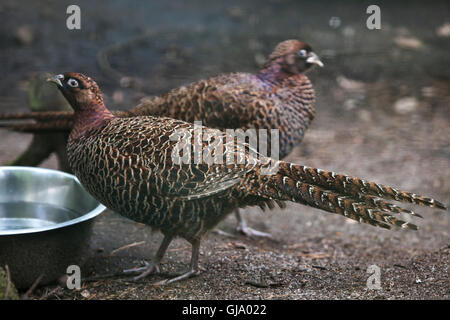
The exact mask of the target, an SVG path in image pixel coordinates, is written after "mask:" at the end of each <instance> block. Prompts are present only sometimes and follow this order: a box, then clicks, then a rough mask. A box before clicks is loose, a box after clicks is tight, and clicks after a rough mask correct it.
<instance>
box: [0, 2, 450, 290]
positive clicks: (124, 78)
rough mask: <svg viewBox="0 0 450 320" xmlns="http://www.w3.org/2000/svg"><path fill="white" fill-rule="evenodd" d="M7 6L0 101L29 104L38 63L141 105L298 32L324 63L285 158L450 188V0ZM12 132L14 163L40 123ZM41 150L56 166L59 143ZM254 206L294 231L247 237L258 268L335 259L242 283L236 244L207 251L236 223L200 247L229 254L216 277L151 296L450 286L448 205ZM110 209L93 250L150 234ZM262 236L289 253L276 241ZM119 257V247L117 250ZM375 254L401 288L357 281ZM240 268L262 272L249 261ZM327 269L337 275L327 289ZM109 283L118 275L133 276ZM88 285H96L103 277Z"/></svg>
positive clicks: (266, 225)
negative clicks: (407, 212)
mask: <svg viewBox="0 0 450 320" xmlns="http://www.w3.org/2000/svg"><path fill="white" fill-rule="evenodd" d="M71 4H76V5H78V6H79V7H80V9H81V29H80V30H69V29H68V28H67V27H66V20H67V18H68V17H69V16H70V15H69V14H67V13H66V9H67V7H68V6H69V5H71ZM371 4H377V5H378V6H379V7H380V9H381V29H380V30H369V29H368V28H367V26H366V21H367V19H368V18H369V16H370V14H367V13H366V9H367V7H368V6H369V5H371ZM0 21H1V24H0V42H1V50H0V66H1V80H0V113H3V112H16V111H27V110H29V101H28V93H29V90H30V80H32V79H33V78H34V77H35V76H36V74H38V73H41V72H50V73H63V72H66V71H74V72H81V73H84V74H87V75H89V76H91V77H92V78H94V79H95V80H96V81H97V83H98V84H99V85H100V87H101V89H102V91H103V93H104V98H105V102H106V105H107V106H108V107H109V108H110V109H130V108H132V107H134V106H136V105H137V104H138V102H139V100H140V99H141V98H143V97H145V96H148V95H155V94H161V93H164V92H167V91H168V90H170V89H171V88H175V87H178V86H180V85H183V84H188V83H190V82H193V81H197V80H200V79H204V78H207V77H209V76H213V75H217V74H220V73H225V72H237V71H238V72H254V71H256V70H257V69H258V68H259V67H260V66H261V65H262V64H263V62H264V61H265V59H266V57H267V56H268V55H269V54H270V52H271V51H272V49H273V48H274V46H275V45H276V44H277V43H278V42H280V41H283V40H286V39H290V38H297V39H301V40H303V41H305V42H307V43H309V44H310V45H311V46H312V47H313V49H314V51H315V52H316V53H317V54H318V55H319V56H320V58H321V60H322V61H323V62H324V64H325V67H324V68H321V69H318V68H317V69H314V70H312V71H310V72H309V74H308V76H309V77H310V79H311V80H312V82H313V84H314V87H315V89H316V95H317V113H316V119H315V120H314V121H313V123H312V126H311V127H310V129H309V130H308V131H307V132H306V135H305V139H304V141H303V142H302V144H301V145H300V146H298V147H297V148H296V149H295V151H294V152H293V153H292V154H291V155H290V156H289V158H288V160H289V161H292V162H297V163H302V164H305V165H308V166H314V167H319V168H323V169H329V170H334V171H338V172H344V173H348V174H351V175H356V176H359V177H363V178H368V179H369V178H370V179H371V180H375V181H377V182H381V183H384V184H391V185H394V186H398V187H401V188H403V189H407V190H410V191H413V192H416V193H421V194H424V195H428V196H433V197H435V198H437V199H439V200H441V201H443V202H444V203H449V199H450V93H449V92H450V90H449V89H450V55H449V52H450V3H449V2H448V1H432V2H429V1H428V2H424V1H408V2H400V1H377V2H376V3H373V1H358V2H356V1H320V2H319V1H295V0H292V1H288V0H270V1H261V0H253V1H234V0H227V1H222V0H220V1H200V0H191V1H179V0H171V1H113V0H109V1H82V0H77V1H76V3H75V2H74V1H50V0H47V1H20V2H19V1H12V0H11V1H9V0H2V2H1V3H0ZM0 137H1V139H0V163H2V164H3V163H6V162H8V161H11V160H13V159H14V158H15V157H17V156H18V155H19V154H20V153H21V152H22V151H23V150H24V149H25V148H26V147H27V145H28V143H29V142H30V141H31V136H30V135H26V134H21V133H14V132H9V131H6V130H4V129H0ZM42 166H44V167H50V168H57V162H56V159H55V156H54V155H53V156H51V157H50V158H49V159H48V160H47V161H45V162H44V163H43V164H42ZM247 211H248V215H247V216H248V219H249V224H251V225H252V226H256V227H259V229H263V230H265V231H268V232H271V233H272V234H273V235H274V237H275V238H276V239H278V240H279V241H281V242H271V241H268V240H267V241H263V242H250V243H247V244H246V246H247V249H246V250H247V251H248V250H250V251H251V252H252V256H253V258H252V261H250V262H248V261H247V262H248V264H247V265H246V266H247V267H248V266H254V268H255V269H254V270H256V271H255V274H256V275H257V276H261V277H263V276H264V277H265V276H267V274H271V273H270V272H271V271H270V270H280V268H281V269H282V267H281V266H280V264H282V265H283V267H284V268H288V266H290V265H291V264H294V265H295V264H301V265H307V266H311V265H318V264H320V265H322V266H325V267H324V268H325V270H323V269H314V268H313V269H311V268H310V270H312V271H311V272H312V273H308V272H309V271H308V272H307V271H304V270H308V269H301V270H300V271H298V273H292V272H291V273H289V274H283V276H282V277H285V278H286V279H287V280H286V281H287V282H289V283H290V284H289V286H287V287H286V286H285V287H283V286H281V288H274V289H270V290H267V291H265V292H263V293H261V292H260V290H259V289H258V290H253V291H252V289H254V288H252V287H248V286H244V288H240V289H239V285H237V288H238V289H236V288H235V287H233V286H232V284H233V283H234V284H236V283H235V282H233V281H235V280H231V279H232V275H233V274H236V272H238V273H239V270H240V271H242V268H243V267H242V266H237V265H233V267H231V266H230V265H229V264H227V261H228V260H223V259H225V258H219V257H217V256H216V255H214V254H209V253H208V252H210V251H211V250H212V251H214V250H215V249H213V248H216V247H217V246H219V247H220V245H219V244H220V243H223V239H220V238H218V237H210V239H208V240H207V241H205V243H206V244H205V245H204V249H203V250H204V252H205V254H204V257H202V262H203V263H204V264H206V266H207V267H208V264H209V267H210V268H209V269H211V266H216V271H212V272H211V270H210V272H208V273H207V275H205V276H202V277H204V278H202V279H203V280H205V281H200V282H196V281H197V280H195V279H193V280H190V281H192V282H193V283H194V286H193V287H192V288H190V290H192V291H186V290H184V291H183V290H181V289H180V291H177V290H175V289H174V291H172V293H171V294H172V296H167V294H166V293H162V291H157V292H154V291H152V292H148V291H146V292H145V294H144V293H141V295H139V296H138V297H139V298H142V297H146V298H155V297H157V296H158V295H160V294H163V295H164V294H166V296H164V297H165V298H171V297H175V298H179V297H181V298H189V297H190V296H191V295H194V296H195V297H203V298H255V297H262V298H283V297H288V298H289V297H291V298H292V297H294V298H305V297H311V296H312V297H321V298H336V297H338V298H339V297H344V298H345V297H351V298H358V297H359V296H355V292H357V293H356V294H357V295H360V296H363V297H377V295H381V296H380V297H381V298H383V297H385V298H386V297H393V298H395V297H397V298H398V297H411V298H417V297H419V298H420V297H440V298H442V297H447V298H448V296H449V294H450V293H449V291H448V262H449V245H450V236H449V218H448V213H445V212H437V211H436V210H433V209H422V208H419V210H418V211H419V212H421V213H422V212H423V213H424V216H425V217H426V218H425V219H424V220H423V221H418V224H419V225H420V226H421V227H422V229H421V230H420V231H418V232H416V233H409V232H408V233H406V232H403V233H389V232H386V231H379V230H376V229H374V228H372V227H370V226H361V225H357V224H352V223H350V222H348V221H347V220H346V219H344V218H342V217H335V216H332V215H330V214H326V213H319V212H318V211H316V210H314V209H310V208H304V207H301V206H296V205H290V206H289V207H288V209H286V210H284V211H280V212H279V214H278V213H274V212H271V213H261V212H260V211H259V210H258V209H248V210H247ZM299 213H300V214H299ZM110 215H111V216H112V215H113V214H112V213H111V214H110ZM111 216H110V218H111ZM114 217H115V216H114ZM107 218H108V215H106V218H104V220H103V221H101V223H99V226H98V229H97V233H98V235H99V237H98V240H97V242H96V243H95V244H94V248H95V250H98V249H99V248H101V249H102V250H103V251H101V252H106V251H108V250H113V249H114V248H118V247H120V246H121V245H125V244H127V243H130V242H132V241H140V240H142V238H139V237H144V238H145V237H146V236H144V235H143V234H145V232H147V231H143V229H142V230H141V229H140V233H137V234H138V235H136V234H134V235H133V236H136V237H138V238H137V239H131V238H130V235H129V230H128V229H126V228H131V226H129V225H126V227H123V228H124V230H125V231H124V232H126V234H127V236H126V237H122V236H120V233H119V235H111V234H109V233H108V228H112V227H111V225H108V223H109V222H108V220H107ZM116 219H119V218H117V217H116ZM230 219H231V218H230ZM230 219H228V220H226V221H225V222H224V223H223V226H222V228H223V229H225V230H229V231H231V230H232V229H233V227H234V220H232V219H231V220H230ZM111 221H112V220H111ZM114 221H116V220H114ZM102 223H103V224H102ZM102 228H104V229H102ZM114 228H117V225H114ZM133 228H134V226H133ZM115 230H116V229H115ZM111 237H114V239H112V238H111ZM148 237H149V238H148V239H150V235H149V236H148ZM145 239H147V238H145ZM148 239H147V240H148ZM152 239H153V238H152ZM158 239H159V238H157V239H156V240H154V241H155V243H157V241H158ZM121 241H122V242H121ZM152 241H153V240H148V242H147V244H146V245H145V246H137V247H136V248H132V249H130V250H128V251H127V252H126V253H123V256H120V257H121V259H129V260H127V261H128V262H130V261H134V260H133V259H136V256H139V255H142V256H143V257H145V256H148V255H149V254H148V250H153V244H152V243H153V242H152ZM233 241H234V240H233ZM245 241H250V240H245ZM330 241H331V242H330ZM298 243H301V245H299V246H300V247H301V248H303V251H302V252H320V253H323V254H324V255H322V256H321V255H316V256H312V258H311V256H307V253H305V255H303V256H299V255H298V251H297V252H293V251H292V249H289V248H292V246H294V247H295V245H297V244H298ZM330 243H331V244H330ZM185 247H186V245H185V243H183V242H179V248H182V249H183V248H184V249H183V250H181V249H180V250H181V251H177V252H175V253H172V254H170V253H169V256H170V255H171V256H172V258H168V259H169V262H168V264H169V267H173V268H175V269H177V268H178V269H180V268H184V264H181V265H180V264H179V263H180V257H182V259H184V260H186V259H187V258H186V257H187V256H188V254H189V250H188V248H185ZM256 247H258V248H259V249H258V250H259V251H258V250H256V249H255V248H256ZM221 248H222V247H221ZM261 248H262V249H261ZM296 248H299V247H296ZM222 249H223V251H227V252H225V253H224V256H230V255H231V256H232V255H234V256H236V257H240V258H242V257H243V256H246V253H245V250H240V249H239V248H237V249H236V247H234V246H233V245H230V246H226V245H225V246H224V247H223V248H222ZM222 249H221V250H222ZM253 249H255V250H253ZM95 250H94V251H95ZM133 250H135V251H133ZM208 250H210V251H208ZM264 250H268V251H270V252H277V254H281V253H282V256H276V255H275V256H267V255H265V253H262V251H264ZM219 251H220V250H219ZM300 251H301V250H300ZM95 252H97V251H95ZM180 252H181V253H180ZM247 253H248V252H247ZM96 254H97V253H93V258H92V263H91V266H92V270H94V271H95V272H100V271H98V270H97V269H96V268H97V267H98V266H100V267H98V268H101V266H102V261H103V260H99V261H100V262H98V261H97V260H96V257H97V256H96ZM417 257H420V259H418V258H417ZM103 258H104V257H103ZM117 259H119V258H117ZM258 259H260V260H258ZM289 259H290V260H289ZM241 260H242V259H241ZM110 261H115V263H118V264H119V263H120V259H119V260H117V261H116V260H114V259H111V260H110ZM224 261H225V262H224ZM372 261H375V262H377V263H378V264H380V265H382V266H384V267H385V269H384V270H388V271H389V270H391V271H392V273H388V274H387V275H386V279H387V280H386V281H388V280H389V279H390V278H389V277H392V279H394V280H392V281H393V282H394V285H392V286H391V290H390V291H389V292H384V293H382V294H380V293H373V292H368V291H367V290H365V291H364V290H363V289H361V291H355V290H354V286H355V283H356V286H358V283H359V282H358V280H355V279H359V278H358V275H359V277H361V274H362V275H364V274H365V270H366V264H367V263H369V262H372ZM399 261H400V262H399ZM417 261H421V262H420V263H421V264H420V263H419V264H420V266H422V269H420V268H419V269H420V270H421V271H418V270H419V269H417V268H416V269H414V272H422V273H423V274H422V275H421V277H422V278H427V277H429V278H432V280H430V281H429V282H426V281H425V283H424V284H423V285H422V286H416V285H415V280H416V276H415V275H414V272H412V271H411V269H408V268H410V267H409V266H412V265H414V264H415V263H417ZM436 261H437V262H436ZM103 263H104V261H103ZM111 263H112V265H114V263H113V262H111ZM171 263H172V264H171ZM433 263H434V266H435V267H436V268H435V269H436V270H438V273H439V272H440V273H439V274H434V276H433V277H431V276H429V273H428V272H431V271H430V270H428V269H427V268H428V266H430V265H433ZM369 264H370V263H369ZM395 264H400V265H403V266H405V268H406V269H401V268H400V271H402V272H400V274H399V268H396V267H395V266H394V265H395ZM261 265H264V266H265V267H264V268H263V267H261ZM96 266H97V267H96ZM218 266H219V267H218ZM220 266H224V270H226V271H224V270H221V269H220ZM354 266H360V267H358V268H359V269H355V268H354ZM236 268H237V270H238V271H236ZM248 268H250V267H248ZM261 268H262V269H261ZM411 268H412V267H411ZM446 268H447V269H446ZM269 269H270V270H269ZM267 270H269V271H267ZM302 270H303V271H302ZM233 272H234V273H233ZM386 272H387V271H386ZM243 273H244V274H246V275H245V276H249V275H248V270H247V269H246V271H245V272H243ZM316 273H320V274H316ZM299 274H301V276H299ZM228 275H229V277H230V278H229V279H228V278H227V276H228ZM395 277H397V278H395ZM214 279H215V280H216V281H220V283H219V282H218V283H215V284H214V285H213V286H215V288H217V289H214V290H213V292H211V289H210V288H208V287H207V286H206V287H205V285H204V284H203V283H204V282H205V283H210V284H211V282H213V281H214ZM305 279H306V280H305ZM395 279H402V281H404V282H401V284H399V283H396V282H395V281H396V280H395ZM303 280H305V281H306V282H302V281H303ZM322 281H325V282H324V283H328V285H327V288H328V289H327V290H325V289H324V287H323V286H322V285H321V283H322ZM243 282H245V281H243ZM239 283H241V282H239ZM445 283H447V285H445ZM109 285H111V286H113V287H114V286H118V287H120V283H119V284H117V283H109ZM180 285H181V286H182V285H183V284H180ZM361 286H362V285H361ZM225 287H226V290H225ZM120 288H122V287H120ZM230 288H231V289H230ZM287 289H289V290H287ZM300 289H301V290H300ZM89 290H90V292H91V294H92V292H95V288H94V289H93V288H89ZM122 290H125V289H124V288H122ZM308 290H309V291H308ZM101 292H104V290H103V291H102V290H100V289H99V290H98V292H97V293H96V294H97V297H102V296H101ZM255 292H258V293H255ZM312 292H313V293H314V294H312ZM358 292H359V293H358ZM66 294H68V295H70V294H72V293H66ZM73 294H76V293H73ZM83 297H84V296H83ZM103 297H105V296H103ZM126 297H128V298H129V297H130V296H126Z"/></svg>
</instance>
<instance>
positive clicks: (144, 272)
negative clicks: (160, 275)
mask: <svg viewBox="0 0 450 320" xmlns="http://www.w3.org/2000/svg"><path fill="white" fill-rule="evenodd" d="M172 239H173V237H172V236H164V239H163V241H162V242H161V245H160V246H159V249H158V251H157V252H156V255H155V258H154V259H153V261H152V262H151V263H148V262H145V266H144V267H141V268H132V269H127V270H124V271H123V272H124V273H140V274H139V275H137V276H136V277H134V278H132V280H134V281H136V280H139V279H142V278H145V277H146V276H148V275H149V274H152V273H155V272H159V264H160V263H161V260H162V258H163V257H164V254H165V253H166V251H167V248H168V247H169V245H170V242H171V241H172Z"/></svg>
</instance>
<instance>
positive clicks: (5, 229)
mask: <svg viewBox="0 0 450 320" xmlns="http://www.w3.org/2000/svg"><path fill="white" fill-rule="evenodd" d="M104 209H105V207H104V206H103V205H102V204H100V203H99V202H98V201H97V200H95V199H94V198H93V197H92V196H91V195H90V194H89V193H88V192H87V191H86V190H85V189H84V188H83V186H82V185H81V184H80V182H79V181H78V179H77V178H76V177H75V176H73V175H71V174H68V173H64V172H61V171H56V170H50V169H42V168H33V167H0V266H3V267H4V266H5V265H8V267H9V270H10V273H11V278H12V280H13V282H14V284H15V285H16V286H17V287H18V288H28V287H30V286H31V285H32V284H33V283H34V282H35V281H36V280H37V279H38V278H39V277H42V278H41V280H40V282H39V284H48V283H50V282H52V281H54V280H56V279H58V278H59V277H61V276H62V275H64V274H65V273H66V270H67V267H68V266H70V265H78V266H81V265H82V264H83V262H84V258H85V257H86V254H85V253H86V249H87V248H88V245H89V238H90V235H91V229H92V222H93V220H94V219H93V218H94V217H96V216H98V215H99V214H100V213H102V212H103V211H104Z"/></svg>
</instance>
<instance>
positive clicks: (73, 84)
mask: <svg viewBox="0 0 450 320" xmlns="http://www.w3.org/2000/svg"><path fill="white" fill-rule="evenodd" d="M67 84H68V85H69V86H71V87H72V88H76V87H78V81H77V80H75V79H72V78H70V79H69V80H68V81H67Z"/></svg>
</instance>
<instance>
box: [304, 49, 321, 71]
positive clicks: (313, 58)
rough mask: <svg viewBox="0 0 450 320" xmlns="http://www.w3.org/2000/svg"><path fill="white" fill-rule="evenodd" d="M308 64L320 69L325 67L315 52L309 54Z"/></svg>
mask: <svg viewBox="0 0 450 320" xmlns="http://www.w3.org/2000/svg"><path fill="white" fill-rule="evenodd" d="M306 62H307V63H311V64H317V65H318V66H319V67H323V63H322V61H320V59H319V57H318V56H317V54H315V53H314V52H310V53H309V55H308V58H307V59H306Z"/></svg>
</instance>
